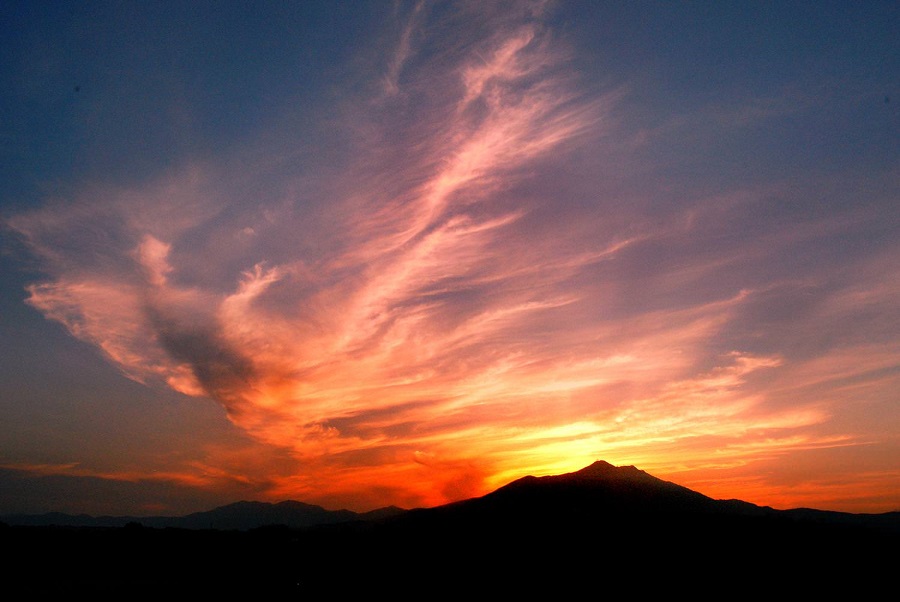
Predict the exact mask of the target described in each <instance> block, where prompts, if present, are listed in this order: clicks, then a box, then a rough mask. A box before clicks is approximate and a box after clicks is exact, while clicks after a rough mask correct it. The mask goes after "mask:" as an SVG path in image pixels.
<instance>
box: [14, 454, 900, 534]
mask: <svg viewBox="0 0 900 602" xmlns="http://www.w3.org/2000/svg"><path fill="white" fill-rule="evenodd" d="M596 464H606V465H607V466H609V467H610V468H613V469H623V468H626V469H627V468H634V469H636V470H638V471H639V472H641V473H644V474H647V475H649V476H651V477H653V475H651V474H650V473H648V472H646V471H643V470H641V469H640V468H638V467H637V466H632V465H623V466H614V465H612V464H609V463H608V462H606V461H605V460H595V461H594V462H592V463H591V464H588V465H587V466H584V467H583V468H580V469H578V470H575V471H572V472H567V473H557V474H552V475H542V476H544V477H553V476H559V477H562V476H568V475H571V474H574V473H577V472H581V471H583V470H586V469H588V468H591V467H592V466H595V465H596ZM531 476H535V475H525V476H524V477H518V478H517V479H514V480H513V481H509V482H508V483H504V484H502V485H500V486H499V487H498V488H497V489H501V488H503V487H506V486H507V485H511V484H512V483H514V482H516V481H519V480H521V479H523V478H526V477H531ZM538 478H541V477H538ZM654 478H658V477H654ZM659 480H660V481H662V482H666V483H673V481H667V480H665V479H659ZM674 484H676V485H678V483H674ZM497 489H494V490H493V491H489V492H487V493H485V494H484V495H488V494H490V493H493V492H494V491H497ZM692 491H693V490H692ZM695 493H699V492H695ZM480 497H483V496H482V495H479V496H474V497H470V498H464V499H463V500H454V501H453V502H446V503H444V504H438V505H436V506H414V507H410V508H404V507H401V506H395V505H386V506H378V507H375V508H370V509H368V510H350V509H348V508H343V507H341V508H328V507H325V506H321V505H319V504H310V503H308V502H306V501H304V500H298V499H293V498H285V499H282V500H254V499H241V500H235V501H232V502H227V503H223V504H221V505H218V506H215V507H211V508H206V509H205V510H197V511H194V512H189V513H186V514H164V515H158V514H142V515H103V516H101V515H90V514H79V515H75V514H70V513H66V512H56V511H52V512H46V513H41V514H53V515H57V514H63V515H66V516H74V517H77V516H89V517H91V518H134V519H141V518H180V517H186V516H190V515H192V514H204V513H206V512H211V511H215V510H219V509H221V508H228V507H232V506H237V505H241V504H261V505H264V506H278V505H281V504H289V503H297V504H301V505H303V506H309V507H313V508H319V509H321V510H324V511H325V512H351V513H353V514H356V515H364V514H367V513H372V512H378V511H380V510H389V509H397V510H400V511H402V512H407V511H410V510H427V509H431V508H439V507H441V506H444V505H448V504H453V503H455V502H459V501H465V500H472V499H478V498H480ZM710 499H713V500H715V501H719V502H734V501H739V502H744V501H745V500H739V499H737V498H723V499H716V498H710ZM747 503H750V502H747ZM757 507H759V508H769V509H773V510H813V511H821V512H837V513H842V511H835V510H822V509H821V508H811V507H805V506H804V507H794V508H771V506H760V505H757ZM895 513H900V508H898V509H895V510H887V511H885V512H878V513H866V512H862V513H847V514H858V515H871V514H876V515H877V514H895ZM41 514H38V515H34V514H10V513H6V514H0V521H2V519H3V518H4V517H7V518H9V517H13V516H40V515H41Z"/></svg>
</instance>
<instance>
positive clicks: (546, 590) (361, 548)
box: [0, 462, 900, 600]
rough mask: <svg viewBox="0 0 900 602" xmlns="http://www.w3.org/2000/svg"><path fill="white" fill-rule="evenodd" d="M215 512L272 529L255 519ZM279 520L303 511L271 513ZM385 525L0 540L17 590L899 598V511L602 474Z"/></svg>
mask: <svg viewBox="0 0 900 602" xmlns="http://www.w3.org/2000/svg"><path fill="white" fill-rule="evenodd" d="M226 508H229V509H230V511H231V512H234V513H237V514H240V512H239V511H244V510H261V509H264V510H263V512H264V513H269V514H267V515H268V516H274V515H272V514H271V512H272V508H266V506H265V505H263V506H260V507H256V506H253V505H252V504H251V505H246V504H242V505H238V506H236V507H226ZM290 508H294V509H302V510H309V508H303V507H302V506H301V507H293V506H288V507H285V508H282V510H287V509H290ZM313 512H314V513H316V514H318V513H319V511H318V510H314V511H313ZM325 512H328V511H325ZM386 514H387V515H377V516H360V515H356V516H352V515H346V516H344V518H346V519H348V520H327V521H325V522H320V523H318V524H315V525H311V526H304V527H297V528H292V527H288V526H286V525H284V524H281V525H280V526H279V525H278V524H277V522H276V523H272V524H270V526H267V527H256V528H250V529H244V530H240V529H234V530H224V529H218V528H214V529H209V528H200V529H187V528H173V527H167V528H152V527H148V526H146V525H145V526H140V525H138V524H136V523H132V524H130V525H129V526H126V527H121V528H63V527H55V528H51V527H7V528H6V529H3V530H2V531H0V537H2V538H3V543H4V546H5V548H6V549H10V550H17V553H16V554H15V555H14V556H13V559H12V561H9V562H11V563H12V566H11V567H7V568H10V569H11V570H9V571H7V573H6V574H8V575H11V576H12V577H11V578H10V579H12V580H14V581H15V582H16V583H15V585H16V588H18V590H17V591H23V592H26V593H32V594H47V593H52V594H59V595H65V594H82V593H98V592H101V591H114V592H117V594H118V595H129V594H142V595H145V596H146V595H151V594H152V595H155V596H161V595H164V594H172V593H178V592H181V593H190V594H194V595H196V594H203V595H225V594H228V595H231V596H234V595H244V596H263V595H264V596H266V598H267V599H272V600H277V599H302V598H303V597H305V596H310V597H325V596H327V597H329V598H341V597H348V596H358V595H369V594H384V595H390V596H392V597H394V598H398V597H399V598H407V599H411V598H416V599H422V598H431V597H446V596H454V597H462V596H466V597H476V598H484V597H493V596H497V597H502V598H508V597H510V596H516V597H518V596H528V597H533V596H535V595H541V594H544V595H552V596H554V597H555V598H556V599H560V597H562V598H569V597H574V596H576V595H578V596H582V595H591V596H599V597H603V596H613V595H616V596H618V595H635V596H646V595H676V594H685V593H687V594H689V595H692V596H695V597H696V596H700V597H710V598H711V597H716V598H717V599H719V598H721V597H733V596H735V595H738V594H740V597H747V596H748V595H751V594H755V595H766V596H767V597H768V596H772V595H803V596H804V597H806V598H808V597H810V596H818V595H823V596H824V595H828V596H831V597H833V596H835V595H841V594H846V595H848V596H849V595H852V596H853V597H854V598H856V599H859V598H866V597H868V596H869V595H871V596H874V595H876V593H879V592H881V591H882V590H884V588H885V587H892V588H893V587H894V586H895V579H896V577H895V571H896V566H897V560H898V552H897V550H898V549H900V548H898V547H897V544H898V543H900V513H888V514H884V515H852V514H845V513H832V512H822V511H810V510H804V511H779V510H774V509H771V508H765V507H759V506H755V505H753V504H748V503H745V502H741V501H738V500H729V501H722V500H714V499H711V498H708V497H706V496H704V495H702V494H700V493H697V492H694V491H691V490H690V489H687V488H684V487H681V486H679V485H676V484H674V483H670V482H667V481H663V480H660V479H657V478H656V477H653V476H651V475H649V474H647V473H645V472H643V471H640V470H638V469H636V468H634V467H631V466H627V467H618V468H617V467H614V466H612V465H610V464H607V463H606V462H596V463H594V464H592V465H591V466H588V467H586V468H584V469H582V470H580V471H577V472H573V473H569V474H565V475H557V476H549V477H525V478H522V479H519V480H517V481H514V482H512V483H510V484H508V485H506V486H504V487H501V488H500V489H498V490H496V491H494V492H492V493H490V494H488V495H485V496H483V497H480V498H474V499H470V500H465V501H462V502H457V503H454V504H448V505H445V506H439V507H437V508H429V509H415V510H409V511H405V512H398V511H396V510H395V511H393V512H387V513H386ZM216 516H221V514H217V515H216ZM204 518H207V519H208V518H209V516H205V517H204ZM331 518H337V515H335V516H331ZM242 520H243V519H242ZM238 522H240V521H238ZM10 579H7V582H8V583H9V582H10Z"/></svg>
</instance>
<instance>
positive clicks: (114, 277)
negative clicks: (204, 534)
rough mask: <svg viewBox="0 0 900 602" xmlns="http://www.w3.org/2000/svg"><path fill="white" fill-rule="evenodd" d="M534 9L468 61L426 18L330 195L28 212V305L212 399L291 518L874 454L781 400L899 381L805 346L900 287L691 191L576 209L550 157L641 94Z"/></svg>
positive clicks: (357, 130)
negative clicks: (573, 477) (762, 228)
mask: <svg viewBox="0 0 900 602" xmlns="http://www.w3.org/2000/svg"><path fill="white" fill-rule="evenodd" d="M540 7H541V5H538V4H535V5H529V11H527V14H528V17H527V18H524V19H515V20H513V19H511V18H509V17H502V16H500V15H490V14H489V15H488V16H487V17H486V18H487V19H488V21H489V22H488V23H487V24H486V25H485V26H484V27H483V28H479V29H478V30H477V32H475V33H471V34H467V35H469V36H470V37H471V39H466V40H464V42H465V43H457V44H453V45H449V44H444V43H443V42H445V41H446V40H445V39H444V38H442V37H441V36H442V26H447V27H449V26H448V25H447V24H446V23H445V22H443V21H442V20H441V19H452V18H454V17H455V16H454V15H450V16H448V15H441V14H439V13H431V12H429V8H428V7H427V5H418V4H417V5H415V7H414V8H413V9H412V10H411V12H410V14H409V15H408V17H407V19H406V20H405V21H403V23H402V27H401V29H400V32H399V38H398V42H397V45H396V49H395V51H394V52H393V53H392V54H391V55H390V57H389V60H388V61H387V64H386V65H384V68H383V69H382V70H380V71H379V73H381V74H382V75H381V77H380V79H379V81H377V82H375V83H374V84H373V86H372V87H371V88H368V89H367V90H372V93H371V94H368V95H360V96H357V97H352V98H347V99H345V103H344V104H342V106H341V107H340V108H339V109H338V112H339V113H340V114H341V118H342V123H343V124H345V125H346V128H347V129H346V130H341V131H340V132H339V133H337V134H335V138H341V139H344V138H343V136H346V137H347V138H346V139H349V140H350V141H351V143H350V144H349V145H348V146H347V148H346V149H345V150H344V151H343V154H342V155H341V165H340V173H336V172H337V171H338V170H333V171H329V172H327V173H326V174H325V175H320V176H317V175H311V174H307V175H301V176H284V175H280V176H279V177H281V178H282V180H280V181H278V182H276V183H274V184H273V183H271V182H268V181H266V182H262V179H263V176H259V178H260V188H265V189H266V190H278V191H287V192H284V193H280V194H275V195H273V196H275V197H278V198H277V199H276V200H271V199H270V198H268V197H265V198H261V199H256V198H254V197H252V195H248V194H246V192H245V191H246V188H242V186H241V185H239V184H243V183H246V182H247V181H248V180H250V181H252V180H253V179H254V175H253V174H252V173H248V172H238V173H235V172H234V171H232V170H231V169H230V167H229V165H225V164H217V163H216V162H215V161H212V160H211V161H208V162H206V163H204V164H202V165H196V164H195V165H187V166H184V167H183V168H182V169H181V170H176V171H175V172H173V173H172V174H171V175H170V177H168V178H167V179H165V180H164V181H160V182H157V183H152V184H145V185H141V186H138V187H136V188H128V189H113V188H91V189H86V190H84V191H83V192H82V193H81V194H79V195H78V197H77V198H76V199H74V200H73V201H71V202H69V203H60V204H58V205H50V206H47V207H45V208H43V209H40V210H37V211H33V212H30V213H23V214H20V215H17V216H14V217H13V218H12V219H10V220H9V223H8V225H9V226H10V227H11V228H12V229H13V230H14V231H15V232H16V233H17V234H18V235H19V236H20V237H21V238H22V240H24V241H25V243H26V244H27V245H28V247H29V248H30V250H31V251H32V252H33V253H34V254H35V255H36V256H37V257H39V258H40V260H41V262H42V263H41V267H42V269H43V271H44V273H45V274H46V278H45V279H44V280H43V281H41V282H39V283H35V284H32V285H31V286H29V288H28V293H29V298H28V303H29V304H31V305H32V306H33V307H34V308H36V309H37V310H39V311H40V312H41V313H43V314H44V315H45V316H46V317H47V318H49V319H51V320H54V321H57V322H59V323H61V324H63V325H64V326H65V327H66V328H67V329H68V330H69V332H70V333H71V334H72V335H73V336H75V337H77V338H79V339H81V340H83V341H86V342H88V343H91V344H92V345H95V346H96V347H97V348H99V349H100V350H102V352H103V353H104V354H105V356H106V357H107V358H108V359H109V360H110V361H111V362H112V363H114V364H115V365H116V366H118V367H119V368H120V369H121V370H122V371H123V373H124V374H126V375H127V376H128V377H129V378H132V379H134V380H137V381H139V382H142V383H145V384H148V385H153V386H155V385H156V384H160V383H162V384H165V385H166V386H168V387H170V388H172V389H174V390H175V391H178V392H180V393H183V394H186V395H190V396H196V397H205V398H209V399H211V400H214V401H215V402H217V403H218V404H220V405H221V406H222V408H223V409H224V411H225V412H226V413H227V416H228V418H229V420H230V421H231V422H232V423H233V424H234V425H235V426H236V427H238V428H239V429H241V430H242V431H244V432H246V433H247V434H248V435H250V436H251V437H252V438H253V439H254V440H255V441H257V442H258V443H260V444H263V445H265V446H271V447H272V448H277V449H279V450H283V451H285V452H286V453H287V454H288V455H289V456H290V457H291V458H292V461H293V462H296V464H295V465H292V468H296V469H297V473H295V474H289V473H288V471H287V470H284V471H281V472H280V473H279V474H278V475H276V476H272V477H271V484H270V485H269V493H270V494H271V495H272V496H282V497H299V498H303V499H309V496H311V495H312V494H313V493H315V492H318V493H316V494H317V495H319V496H323V499H324V498H328V496H331V499H336V500H338V499H341V500H346V499H350V498H351V497H352V496H357V500H366V501H367V500H373V501H374V500H378V499H388V500H389V501H390V502H391V503H395V502H396V503H401V505H407V506H410V505H425V504H437V503H443V502H445V501H449V500H452V499H458V498H460V497H465V496H469V495H477V494H480V493H483V492H484V491H485V490H486V489H487V488H490V487H493V486H497V485H500V484H503V483H504V482H505V481H506V480H508V479H509V478H512V477H515V476H519V474H521V473H520V472H519V471H522V470H523V468H522V467H526V468H525V469H524V472H532V473H535V472H543V473H546V472H558V471H563V470H571V469H576V468H580V467H581V466H582V465H584V464H586V463H588V462H590V461H592V460H593V459H596V458H600V457H602V458H604V459H607V460H609V461H612V462H617V461H622V462H624V463H628V464H635V465H638V466H639V467H641V468H642V469H645V470H654V469H660V470H663V471H668V472H670V473H674V472H677V471H678V470H680V466H681V464H680V463H683V464H690V465H691V467H692V468H691V470H693V471H695V472H697V474H699V476H698V477H696V478H697V482H698V483H699V482H703V483H707V481H704V480H703V475H704V474H705V473H702V470H704V469H707V470H714V469H716V468H717V467H722V466H726V465H728V466H742V465H744V464H746V463H747V462H750V461H754V460H755V459H758V458H759V457H761V456H762V457H766V458H772V457H777V456H778V455H779V454H784V453H787V452H788V451H792V450H798V449H808V448H830V447H834V446H842V445H855V444H859V442H858V441H856V440H855V439H854V436H853V433H852V429H850V428H848V429H835V430H832V431H831V432H826V431H820V430H817V429H818V428H819V427H820V426H821V425H823V424H826V423H828V422H829V420H830V419H831V417H832V412H833V410H832V409H831V406H830V405H829V403H828V402H827V400H825V399H823V398H821V397H817V396H816V395H814V394H810V395H807V394H802V395H799V396H798V398H796V399H794V400H792V402H791V403H787V402H786V401H784V400H785V399H786V397H788V396H789V395H791V394H794V393H796V392H798V391H802V392H806V391H813V390H815V389H816V387H817V386H818V384H819V383H818V381H817V379H818V378H820V375H821V374H823V373H825V372H826V371H829V370H830V373H831V374H832V375H833V376H832V377H831V378H843V379H844V380H846V381H847V382H850V381H852V380H853V378H854V376H855V375H859V374H862V373H866V372H867V371H871V372H877V373H878V375H879V376H878V378H880V379H884V380H886V381H893V380H896V372H895V370H896V361H895V360H894V359H891V357H893V358H896V350H892V349H886V348H885V347H883V346H878V345H873V346H856V347H854V346H850V347H843V346H839V345H835V346H833V347H828V346H826V347H825V348H820V351H821V353H819V354H815V353H813V352H812V351H809V350H806V351H804V350H803V349H802V347H803V345H804V341H808V340H811V339H807V338H806V337H810V336H812V334H811V333H812V332H813V331H814V330H815V329H816V328H817V327H816V326H815V325H814V324H813V322H816V323H818V322H825V323H833V322H834V321H837V320H842V319H845V318H847V317H848V316H850V315H856V312H858V311H859V308H860V307H871V308H872V309H873V311H876V312H877V313H879V314H880V315H885V314H887V313H888V311H889V310H888V309H887V308H888V307H889V306H890V304H892V303H894V302H895V301H896V300H897V297H898V294H900V289H898V287H897V285H896V283H895V282H885V283H882V284H880V285H878V286H874V285H873V284H872V283H873V281H874V280H875V279H874V278H868V277H861V278H860V280H859V281H856V282H853V281H852V280H853V279H852V277H849V276H848V278H849V279H850V281H849V282H844V281H836V280H835V279H834V278H833V277H832V278H831V279H830V280H829V279H828V278H827V277H826V276H825V275H824V274H823V273H820V272H813V273H811V275H810V276H809V277H808V278H807V279H806V280H803V279H796V278H794V279H792V278H788V277H786V276H785V275H784V274H782V273H773V272H771V271H769V272H766V271H765V270H764V269H763V268H761V267H759V266H761V265H762V262H758V261H757V259H756V258H755V257H756V256H759V257H766V258H767V259H768V258H770V257H771V255H772V252H773V247H777V246H779V245H781V246H782V248H797V247H798V245H801V244H802V240H803V238H804V236H809V237H810V238H811V239H819V238H821V237H822V236H825V235H827V227H828V223H825V221H821V222H816V223H813V222H810V223H808V224H807V228H808V230H807V231H806V233H805V234H804V233H803V232H801V233H799V234H798V233H797V232H796V231H794V232H792V233H791V235H790V237H789V238H788V237H787V233H786V232H784V231H779V230H769V231H767V232H764V233H763V232H761V233H760V234H759V235H758V236H757V237H756V238H755V239H749V240H747V239H743V240H742V239H741V238H742V236H744V235H741V234H738V233H739V232H741V231H742V226H743V225H744V222H742V220H743V219H745V217H746V216H747V215H748V213H749V212H752V211H754V210H755V209H757V208H759V207H760V205H761V204H762V203H764V201H765V198H766V197H767V195H771V194H773V193H772V190H771V188H769V189H766V190H760V189H751V190H747V191H730V192H729V193H728V194H726V195H723V196H716V197H710V196H706V197H704V196H702V195H700V196H695V197H694V198H693V200H692V203H685V204H684V205H682V206H680V207H679V208H678V209H673V210H672V211H673V213H674V214H675V219H672V220H668V221H665V222H663V223H659V222H654V221H653V220H650V219H647V218H646V217H645V215H644V213H643V208H644V207H646V204H647V202H648V201H646V200H643V199H639V198H632V199H627V200H626V202H624V203H621V202H620V201H621V200H617V201H616V202H620V204H619V206H618V207H616V208H615V209H613V207H614V200H612V199H606V198H597V199H590V201H589V202H588V201H586V200H585V199H584V196H583V195H580V194H579V191H577V190H576V191H575V192H574V193H573V191H572V189H571V188H570V187H569V185H570V183H569V182H566V181H564V180H563V179H562V178H564V175H563V174H562V172H561V171H560V167H559V166H560V163H564V162H565V160H566V159H565V158H566V157H569V156H574V157H578V156H582V157H583V153H585V152H588V151H587V150H586V149H590V152H593V150H596V149H597V148H599V146H598V144H599V142H600V141H602V140H604V139H606V138H607V137H609V136H611V135H613V134H615V133H616V129H617V127H619V126H620V125H621V124H620V123H619V122H617V121H616V118H615V117H614V115H616V111H618V110H620V109H621V105H622V103H623V102H624V101H625V99H626V98H627V96H626V95H625V93H623V92H622V90H621V89H611V90H609V91H608V92H607V93H605V94H601V95H598V94H588V93H586V92H585V89H586V87H584V86H582V85H581V82H580V81H579V78H578V75H579V74H578V73H577V72H576V71H574V68H573V66H572V63H571V62H570V58H571V56H570V53H569V51H568V50H567V49H566V47H565V45H564V43H563V42H562V40H560V39H559V38H557V37H555V36H554V33H553V31H552V30H551V29H550V28H549V27H548V26H547V24H546V23H545V22H544V21H543V19H542V12H541V10H540ZM754 115H756V114H754ZM765 118H766V115H765V114H764V115H763V116H761V117H760V116H755V117H754V119H755V120H761V119H765ZM650 143H651V142H645V144H650ZM283 144H284V145H285V146H289V145H290V141H284V142H283ZM626 146H628V145H623V148H624V147H626ZM633 151H634V149H631V150H630V151H629V152H633ZM579 154H580V155H579ZM613 159H614V157H612V156H610V160H611V161H612V160H613ZM272 160H273V162H274V161H275V158H274V157H273V159H272ZM602 160H603V157H600V158H599V159H598V161H602ZM618 160H620V161H621V157H620V158H619V159H618ZM262 163H265V162H264V161H263V162H262ZM600 169H601V171H602V170H603V169H604V168H603V167H602V166H601V168H600ZM601 177H602V174H601ZM329 178H330V179H329ZM553 211H558V212H560V213H561V214H562V215H561V216H549V213H551V212H553ZM548 217H549V219H548ZM623 222H626V223H628V228H620V227H618V225H619V224H621V223H623ZM832 226H833V227H835V228H837V229H838V230H839V231H845V229H846V224H845V223H843V222H841V223H836V222H833V223H832ZM822 228H825V230H822ZM723 230H724V231H726V232H728V233H732V234H735V236H734V237H731V238H729V237H728V236H725V235H722V231H723ZM823 232H826V234H823ZM783 236H784V237H785V238H782V237H783ZM894 250H896V249H894ZM894 256H896V255H894ZM867 261H868V259H867ZM882 261H884V262H890V261H892V260H891V259H888V258H882ZM736 267H737V268H740V269H739V270H738V271H739V273H740V274H741V277H735V276H734V274H735V269H736ZM745 267H746V268H747V269H744V268H745ZM890 269H891V270H892V271H891V273H893V274H896V273H900V270H898V269H897V268H896V266H894V265H891V266H890ZM754 270H757V271H756V272H754ZM760 270H761V271H760ZM723 283H725V284H724V285H723ZM773 283H776V284H773ZM777 283H780V284H777ZM807 290H813V291H816V292H818V293H824V294H825V296H824V297H821V298H819V299H818V300H816V301H815V302H811V303H812V304H811V305H810V307H811V308H812V315H813V316H815V317H814V318H809V320H808V321H809V324H804V320H803V319H802V318H801V319H797V317H796V316H793V315H792V316H791V317H790V318H789V320H790V321H791V323H792V324H794V325H796V327H797V328H799V329H802V332H801V333H799V334H796V335H794V334H784V335H782V336H783V338H784V339H785V340H784V341H783V342H779V343H778V344H774V343H773V344H767V343H766V341H763V340H761V339H760V338H759V337H757V336H755V335H754V329H755V328H758V327H759V324H761V322H760V320H759V317H758V316H754V315H753V312H754V311H756V308H764V307H765V304H766V300H767V299H768V298H770V297H772V296H779V295H780V296H789V297H793V298H795V299H796V300H797V303H804V301H803V294H804V291H807ZM760 311H762V309H760ZM851 317H852V316H851ZM767 319H769V320H771V321H777V316H774V315H769V316H768V318H767ZM735 334H737V335H739V336H732V335H735ZM847 353H859V356H858V357H861V358H863V359H864V361H863V362H862V363H857V364H856V367H854V368H849V367H846V366H847V364H842V362H843V361H844V360H845V359H846V358H845V354H847ZM810 354H812V355H810ZM834 364H837V365H843V366H845V368H844V370H846V372H845V373H841V371H840V370H832V369H831V368H827V369H826V367H829V366H833V365H834ZM834 394H835V395H840V394H841V393H840V390H838V391H837V392H836V393H834ZM674 457H677V458H679V460H678V462H673V461H670V460H668V458H674ZM256 470H259V469H258V468H252V469H251V468H246V471H247V474H246V475H245V476H246V478H247V479H248V480H253V479H252V478H251V477H250V476H249V475H251V474H255V471H256ZM240 471H241V469H240V468H239V467H234V466H231V467H229V471H228V474H230V475H231V476H232V477H235V476H236V475H237V476H240ZM213 473H215V469H214V467H210V474H213ZM223 474H224V473H223ZM692 474H693V473H692ZM342 496H343V497H342ZM359 503H364V502H359ZM373 503H374V502H373Z"/></svg>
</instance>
